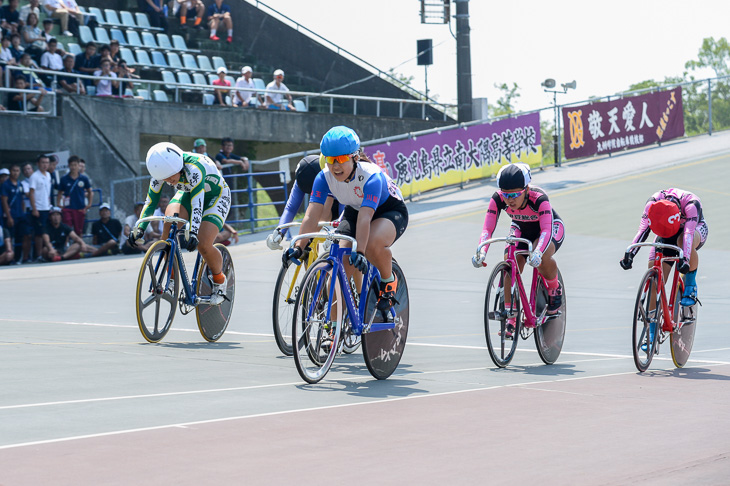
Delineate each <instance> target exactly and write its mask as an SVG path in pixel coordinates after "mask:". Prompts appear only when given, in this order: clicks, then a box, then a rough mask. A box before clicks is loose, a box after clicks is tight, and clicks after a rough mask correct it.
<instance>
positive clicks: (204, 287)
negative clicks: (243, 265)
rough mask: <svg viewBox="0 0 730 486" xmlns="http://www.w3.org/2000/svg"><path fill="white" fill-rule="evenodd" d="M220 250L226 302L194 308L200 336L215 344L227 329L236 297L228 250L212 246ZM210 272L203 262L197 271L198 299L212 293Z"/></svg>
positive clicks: (201, 304)
mask: <svg viewBox="0 0 730 486" xmlns="http://www.w3.org/2000/svg"><path fill="white" fill-rule="evenodd" d="M214 246H215V247H216V248H218V250H220V252H221V255H222V256H223V266H222V269H223V270H222V272H223V274H224V275H225V276H226V280H227V281H228V286H227V287H226V297H227V298H226V300H224V301H223V302H222V303H221V304H220V305H210V304H206V303H200V304H198V305H197V306H196V307H195V317H196V319H197V320H198V329H200V334H201V335H202V336H203V338H204V339H205V340H206V341H208V342H211V343H213V342H215V341H217V340H219V339H220V337H221V336H222V335H223V333H224V332H225V331H226V328H227V327H228V323H229V322H230V320H231V313H232V312H233V300H234V299H235V297H236V272H235V269H234V268H233V259H232V258H231V254H230V253H229V252H228V248H226V247H225V246H224V245H222V244H220V243H216V244H215V245H214ZM209 274H210V270H209V269H208V264H207V263H205V262H203V264H202V265H201V267H200V270H199V271H198V282H197V287H196V288H197V290H196V293H197V295H198V297H207V296H209V295H210V293H211V291H212V285H211V283H210V279H209V278H208V275H209Z"/></svg>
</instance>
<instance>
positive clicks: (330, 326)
mask: <svg viewBox="0 0 730 486" xmlns="http://www.w3.org/2000/svg"><path fill="white" fill-rule="evenodd" d="M338 280H339V279H338V278H337V276H336V275H335V274H334V273H333V267H332V264H331V263H330V262H329V261H326V260H317V261H316V262H315V263H314V264H312V266H310V267H309V270H307V273H306V274H305V275H304V279H303V281H302V285H301V288H300V291H299V295H297V299H296V303H295V306H294V318H293V321H292V343H293V353H294V362H295V363H296V366H297V371H298V372H299V376H301V377H302V379H303V380H304V381H306V382H307V383H317V382H319V381H320V380H322V378H324V377H325V375H326V374H327V372H328V371H329V369H330V367H331V366H332V362H333V361H334V359H335V356H336V355H337V350H338V348H339V343H340V332H341V330H342V308H343V306H344V302H342V300H341V298H340V296H341V290H340V286H339V281H338ZM332 286H334V293H333V296H332V301H331V302H330V290H331V289H332ZM328 309H330V318H329V319H327V312H328Z"/></svg>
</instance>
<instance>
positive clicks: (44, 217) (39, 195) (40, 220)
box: [28, 155, 51, 261]
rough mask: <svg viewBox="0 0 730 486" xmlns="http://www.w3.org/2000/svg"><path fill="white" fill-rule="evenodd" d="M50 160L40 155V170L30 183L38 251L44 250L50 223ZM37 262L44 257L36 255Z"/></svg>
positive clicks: (34, 174) (31, 213) (31, 206)
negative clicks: (46, 230) (45, 237)
mask: <svg viewBox="0 0 730 486" xmlns="http://www.w3.org/2000/svg"><path fill="white" fill-rule="evenodd" d="M49 164H50V159H49V158H48V156H47V155H39V156H38V159H37V160H36V165H37V166H38V170H37V171H35V172H33V175H32V176H30V180H29V181H28V187H29V195H28V198H29V200H30V215H31V218H30V219H31V224H32V225H33V231H34V236H35V247H36V251H38V252H40V249H41V248H43V233H44V232H45V229H46V223H47V222H48V212H49V211H50V210H51V174H49V173H48V165H49ZM36 261H43V257H42V256H40V254H39V255H36Z"/></svg>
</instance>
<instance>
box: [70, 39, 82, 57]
mask: <svg viewBox="0 0 730 486" xmlns="http://www.w3.org/2000/svg"><path fill="white" fill-rule="evenodd" d="M68 52H70V53H71V54H73V55H74V56H75V55H76V54H81V53H82V52H83V51H82V50H81V46H80V45H78V44H76V43H75V42H69V43H68Z"/></svg>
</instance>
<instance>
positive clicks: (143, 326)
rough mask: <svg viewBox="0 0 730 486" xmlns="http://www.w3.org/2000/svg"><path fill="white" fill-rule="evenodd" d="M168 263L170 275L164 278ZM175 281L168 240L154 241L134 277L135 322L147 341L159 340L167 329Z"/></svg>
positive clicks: (172, 314) (177, 291)
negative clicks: (135, 295)
mask: <svg viewBox="0 0 730 486" xmlns="http://www.w3.org/2000/svg"><path fill="white" fill-rule="evenodd" d="M170 260H172V261H170ZM170 265H172V277H171V278H170V279H169V280H168V269H169V267H170ZM178 282H179V271H178V267H177V259H175V256H174V255H173V254H172V252H171V251H170V243H168V242H167V241H162V240H161V241H157V242H155V244H154V245H152V246H151V247H150V248H149V250H147V253H146V254H145V256H144V259H143V260H142V266H141V267H140V269H139V277H138V278H137V304H136V309H137V324H138V325H139V330H140V331H142V336H144V338H145V339H146V340H147V341H148V342H151V343H157V342H159V341H160V340H161V339H162V338H163V337H165V334H167V331H169V330H170V326H171V325H172V320H173V319H174V318H175V311H176V310H177V301H178V296H179V294H180V285H179V283H178Z"/></svg>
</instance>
